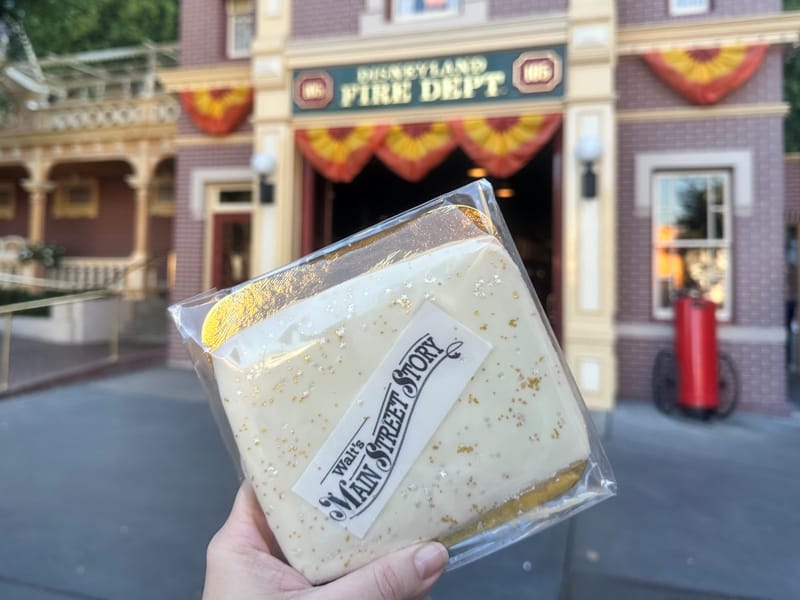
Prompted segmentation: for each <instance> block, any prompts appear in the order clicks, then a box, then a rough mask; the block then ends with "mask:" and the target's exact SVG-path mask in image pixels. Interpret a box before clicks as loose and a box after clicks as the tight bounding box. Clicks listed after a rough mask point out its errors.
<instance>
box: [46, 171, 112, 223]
mask: <svg viewBox="0 0 800 600" xmlns="http://www.w3.org/2000/svg"><path fill="white" fill-rule="evenodd" d="M74 191H80V192H82V193H85V194H87V200H86V202H75V201H74V200H73V198H72V193H73V192H74ZM99 210H100V188H99V185H98V182H97V179H95V178H94V177H89V178H82V177H70V178H68V179H60V180H58V181H56V189H55V196H54V198H53V208H52V215H53V218H54V219H96V218H97V215H98V213H99Z"/></svg>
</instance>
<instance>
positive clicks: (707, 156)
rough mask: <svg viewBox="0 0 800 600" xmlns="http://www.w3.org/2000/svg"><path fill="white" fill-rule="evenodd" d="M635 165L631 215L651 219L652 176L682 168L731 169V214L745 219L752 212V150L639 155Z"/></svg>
mask: <svg viewBox="0 0 800 600" xmlns="http://www.w3.org/2000/svg"><path fill="white" fill-rule="evenodd" d="M634 165H635V167H634V188H633V189H634V194H635V197H634V204H633V206H634V210H633V214H634V216H637V217H649V216H650V205H651V201H652V198H651V195H652V187H651V182H652V176H653V173H655V172H656V171H661V170H670V171H674V170H681V169H730V170H731V180H732V182H733V210H734V214H735V215H736V216H737V217H746V216H750V214H751V213H752V210H753V198H754V190H753V153H752V151H751V150H747V149H745V150H731V151H724V150H718V151H716V150H712V151H709V152H640V153H638V154H636V156H635V157H634Z"/></svg>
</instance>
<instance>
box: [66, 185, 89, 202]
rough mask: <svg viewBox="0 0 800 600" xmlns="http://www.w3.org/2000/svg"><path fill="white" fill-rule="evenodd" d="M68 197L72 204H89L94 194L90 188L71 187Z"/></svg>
mask: <svg viewBox="0 0 800 600" xmlns="http://www.w3.org/2000/svg"><path fill="white" fill-rule="evenodd" d="M68 195H69V202H70V203H71V204H89V202H91V200H92V193H91V190H89V188H88V187H71V188H69V191H68Z"/></svg>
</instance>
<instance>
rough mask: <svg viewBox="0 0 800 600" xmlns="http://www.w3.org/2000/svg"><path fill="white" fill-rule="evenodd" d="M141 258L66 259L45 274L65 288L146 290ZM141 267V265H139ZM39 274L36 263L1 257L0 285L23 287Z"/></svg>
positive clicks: (45, 271)
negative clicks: (136, 259) (22, 262)
mask: <svg viewBox="0 0 800 600" xmlns="http://www.w3.org/2000/svg"><path fill="white" fill-rule="evenodd" d="M142 266H144V265H143V264H142V263H141V262H139V261H134V260H131V259H130V258H95V257H74V258H63V259H61V264H60V265H59V267H58V268H57V269H45V270H44V272H43V273H42V275H43V277H44V280H46V281H47V282H48V286H49V287H55V288H59V289H64V290H75V291H80V290H91V289H100V288H103V289H112V290H115V291H118V292H126V293H129V292H143V291H145V285H146V284H147V283H148V282H147V281H146V279H145V276H144V274H143V273H142V268H141V267H142ZM137 267H139V268H137ZM35 273H36V268H35V266H34V265H33V263H28V264H21V263H20V262H19V261H17V260H11V259H7V258H6V259H4V258H2V257H0V287H3V288H10V287H20V286H24V285H26V284H27V283H29V282H30V280H31V277H32V276H34V274H35Z"/></svg>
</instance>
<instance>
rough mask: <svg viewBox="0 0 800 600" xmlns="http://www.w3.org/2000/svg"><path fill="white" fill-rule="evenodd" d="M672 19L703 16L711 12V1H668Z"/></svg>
mask: <svg viewBox="0 0 800 600" xmlns="http://www.w3.org/2000/svg"><path fill="white" fill-rule="evenodd" d="M667 1H668V2H669V14H670V16H671V17H682V16H684V15H702V14H705V13H707V12H709V11H710V10H711V0H667Z"/></svg>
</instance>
